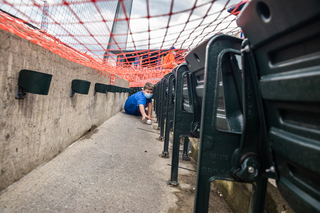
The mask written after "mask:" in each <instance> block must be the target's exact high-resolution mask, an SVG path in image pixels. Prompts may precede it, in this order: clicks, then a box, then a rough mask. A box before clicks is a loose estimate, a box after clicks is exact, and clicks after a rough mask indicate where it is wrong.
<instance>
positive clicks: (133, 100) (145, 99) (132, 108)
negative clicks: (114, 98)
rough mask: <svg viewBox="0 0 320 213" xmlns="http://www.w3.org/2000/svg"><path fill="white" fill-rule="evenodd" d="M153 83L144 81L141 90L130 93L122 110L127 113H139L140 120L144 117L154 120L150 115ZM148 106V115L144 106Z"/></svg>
mask: <svg viewBox="0 0 320 213" xmlns="http://www.w3.org/2000/svg"><path fill="white" fill-rule="evenodd" d="M153 87H154V86H153V84H152V83H146V84H145V85H144V86H143V90H142V91H140V92H137V93H135V94H133V95H131V96H130V97H129V98H128V99H127V100H126V103H125V104H124V110H125V111H126V113H127V114H129V115H140V116H142V121H145V120H146V119H149V120H152V121H154V119H153V118H152V117H151V115H152V95H153ZM147 107H148V115H147V113H146V108H147Z"/></svg>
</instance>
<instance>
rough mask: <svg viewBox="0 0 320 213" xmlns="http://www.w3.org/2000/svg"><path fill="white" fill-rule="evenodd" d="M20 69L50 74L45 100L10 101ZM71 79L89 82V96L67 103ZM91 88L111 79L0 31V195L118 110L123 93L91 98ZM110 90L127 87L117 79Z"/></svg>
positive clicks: (78, 96)
mask: <svg viewBox="0 0 320 213" xmlns="http://www.w3.org/2000/svg"><path fill="white" fill-rule="evenodd" d="M21 69H29V70H34V71H38V72H43V73H48V74H52V75H53V77H52V81H51V86H50V90H49V94H48V95H36V94H30V93H28V94H27V97H26V99H20V100H18V99H15V89H16V86H17V83H18V75H19V71H20V70H21ZM73 79H83V80H87V81H90V82H91V86H90V91H89V94H88V95H82V94H75V96H74V97H70V88H71V81H72V80H73ZM95 83H104V84H109V83H110V79H109V78H106V77H103V76H101V75H99V74H97V72H96V71H95V70H94V69H92V68H88V67H85V66H82V65H79V64H76V63H74V62H71V61H68V60H66V59H64V58H61V57H60V56H58V55H56V54H54V53H52V52H50V51H48V50H46V49H44V48H42V47H40V46H38V45H36V44H34V43H32V42H29V41H27V40H25V39H21V38H20V37H18V36H16V35H14V34H11V33H9V32H6V31H2V30H0V116H1V117H0V191H1V190H3V189H4V188H6V187H7V186H9V185H10V184H12V183H13V182H15V181H17V180H19V179H20V178H22V177H23V176H24V175H26V174H28V173H29V172H30V171H32V170H33V169H35V168H36V167H37V166H39V165H41V164H43V163H44V162H47V161H49V160H50V159H52V158H53V157H54V156H56V155H58V154H59V153H60V152H62V151H63V150H64V149H65V148H66V147H68V146H69V145H70V144H71V143H72V142H74V141H76V140H77V139H78V138H80V137H81V136H82V135H83V134H85V133H86V132H88V130H89V129H90V128H92V127H95V126H99V125H100V124H102V123H103V122H105V121H106V120H108V119H109V118H110V117H112V116H113V115H115V114H116V113H118V112H119V111H120V110H121V109H122V107H123V104H124V102H125V100H126V98H127V97H128V94H127V93H126V94H125V93H108V95H105V94H101V93H97V94H96V95H95V96H94V95H93V92H94V84H95ZM115 85H117V86H122V87H128V86H129V82H128V81H125V80H123V79H116V80H115ZM106 137H107V135H106Z"/></svg>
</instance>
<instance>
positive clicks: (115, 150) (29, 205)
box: [0, 113, 193, 213]
mask: <svg viewBox="0 0 320 213" xmlns="http://www.w3.org/2000/svg"><path fill="white" fill-rule="evenodd" d="M158 136H159V134H158V131H156V130H153V128H152V125H146V124H144V123H142V122H141V117H136V116H130V115H126V114H124V113H118V114H117V115H116V116H114V117H112V118H111V119H109V120H108V121H106V122H105V123H104V124H103V125H101V126H99V127H98V128H97V129H95V130H92V131H91V132H90V133H89V134H87V135H86V136H85V137H83V138H82V139H80V140H78V141H77V142H75V143H74V144H73V145H71V146H70V147H68V148H67V149H66V150H65V151H64V152H62V153H61V154H60V155H58V156H57V157H55V158H54V159H52V160H51V161H50V162H48V163H46V164H44V165H42V166H40V167H39V168H37V169H36V170H34V171H33V172H32V173H31V174H29V175H27V176H26V177H24V178H23V179H22V180H20V181H19V182H17V183H15V184H13V185H12V186H10V187H9V188H7V189H6V190H4V191H2V192H1V194H0V212H3V213H4V212H148V213H150V212H168V209H170V208H174V207H175V206H176V204H175V203H176V201H177V197H176V196H175V195H174V193H175V192H176V191H177V190H178V189H177V188H175V187H171V186H169V185H167V181H168V180H169V178H170V166H168V164H171V158H169V159H164V158H160V157H159V154H160V153H161V152H162V149H163V143H162V142H159V141H157V140H156V138H157V137H158ZM183 166H185V167H188V166H190V167H189V168H190V169H193V168H192V166H191V165H183ZM188 172H189V171H187V170H179V174H183V173H188ZM180 187H183V185H182V186H180ZM191 211H192V210H191Z"/></svg>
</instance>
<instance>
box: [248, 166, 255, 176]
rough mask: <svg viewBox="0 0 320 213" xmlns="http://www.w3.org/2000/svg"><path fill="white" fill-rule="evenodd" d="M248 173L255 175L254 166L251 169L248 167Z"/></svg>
mask: <svg viewBox="0 0 320 213" xmlns="http://www.w3.org/2000/svg"><path fill="white" fill-rule="evenodd" d="M248 172H249V173H250V174H253V173H254V168H253V167H252V166H249V167H248Z"/></svg>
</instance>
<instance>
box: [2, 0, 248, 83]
mask: <svg viewBox="0 0 320 213" xmlns="http://www.w3.org/2000/svg"><path fill="white" fill-rule="evenodd" d="M243 2H246V1H240V0H219V1H215V0H211V1H208V0H184V1H179V0H163V1H158V0H154V1H151V0H134V1H133V0H119V1H116V0H114V1H112V0H109V1H107V0H2V1H1V2H0V9H1V10H0V28H1V29H4V30H7V31H10V32H12V33H14V34H16V35H18V36H20V37H22V38H25V39H28V40H30V41H32V42H34V43H36V44H38V45H40V46H42V47H44V48H46V49H48V50H50V51H52V52H54V53H56V54H58V55H60V56H61V57H64V58H66V59H68V60H70V61H74V62H76V63H79V64H83V65H85V66H88V67H92V68H94V69H95V70H96V71H97V72H98V73H99V74H101V75H103V76H106V77H111V79H114V78H117V77H121V78H124V79H127V80H129V82H130V87H138V86H143V84H144V83H145V82H152V83H155V82H157V81H159V80H160V79H161V78H162V77H163V75H165V74H166V73H168V72H170V71H171V69H172V68H171V67H170V66H168V64H167V63H165V61H167V60H166V59H165V57H166V56H167V55H168V53H169V50H170V48H171V47H175V50H174V51H175V52H176V54H175V55H174V56H172V57H173V60H174V62H173V64H174V65H176V64H180V63H182V62H183V61H184V56H185V54H186V53H187V52H188V51H190V50H191V49H192V48H194V47H195V46H197V45H198V44H199V43H201V42H202V41H203V40H205V39H206V38H208V37H210V36H212V35H214V34H218V33H224V34H230V35H234V36H239V34H240V32H241V31H240V28H238V27H237V25H236V22H235V20H236V16H235V15H237V14H238V13H239V8H240V6H241V5H242V3H243ZM241 7H242V6H241ZM119 11H120V12H119ZM228 11H229V12H228Z"/></svg>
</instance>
